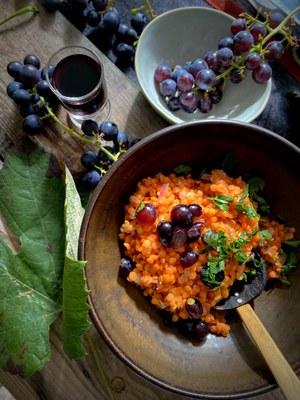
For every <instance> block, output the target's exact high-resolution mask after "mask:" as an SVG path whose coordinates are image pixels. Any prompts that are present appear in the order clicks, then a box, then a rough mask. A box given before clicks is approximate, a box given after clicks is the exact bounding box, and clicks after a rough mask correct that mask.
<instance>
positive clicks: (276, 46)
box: [265, 40, 284, 60]
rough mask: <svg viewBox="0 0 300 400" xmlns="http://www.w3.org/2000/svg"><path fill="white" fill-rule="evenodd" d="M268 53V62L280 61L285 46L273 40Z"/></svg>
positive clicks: (266, 55)
mask: <svg viewBox="0 0 300 400" xmlns="http://www.w3.org/2000/svg"><path fill="white" fill-rule="evenodd" d="M266 50H268V52H267V53H266V54H265V58H266V59H267V60H278V59H279V58H280V57H282V55H283V53H284V46H283V44H282V43H281V42H279V41H278V40H273V41H272V42H270V43H268V44H267V46H266Z"/></svg>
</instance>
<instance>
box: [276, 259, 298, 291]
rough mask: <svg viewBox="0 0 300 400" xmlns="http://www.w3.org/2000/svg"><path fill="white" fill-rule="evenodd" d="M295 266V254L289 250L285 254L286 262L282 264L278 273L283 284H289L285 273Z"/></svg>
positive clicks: (291, 270)
mask: <svg viewBox="0 0 300 400" xmlns="http://www.w3.org/2000/svg"><path fill="white" fill-rule="evenodd" d="M296 267H297V256H296V253H295V252H294V251H291V252H290V253H289V254H286V262H285V264H284V265H283V266H282V268H281V270H280V272H279V275H280V280H281V282H282V283H283V284H284V285H287V286H290V285H291V282H290V281H289V280H288V279H287V277H286V276H287V275H289V274H290V273H291V272H293V271H294V269H295V268H296Z"/></svg>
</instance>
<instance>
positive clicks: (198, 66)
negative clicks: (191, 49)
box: [189, 58, 208, 78]
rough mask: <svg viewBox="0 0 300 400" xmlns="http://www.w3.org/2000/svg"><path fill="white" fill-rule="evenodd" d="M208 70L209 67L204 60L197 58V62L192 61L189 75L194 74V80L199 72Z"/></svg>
mask: <svg viewBox="0 0 300 400" xmlns="http://www.w3.org/2000/svg"><path fill="white" fill-rule="evenodd" d="M207 68H208V65H207V63H206V61H204V59H203V58H196V60H194V61H192V62H191V64H190V66H189V73H190V74H192V75H193V77H194V78H196V75H197V74H198V72H199V71H201V70H202V69H207Z"/></svg>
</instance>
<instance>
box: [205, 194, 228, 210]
mask: <svg viewBox="0 0 300 400" xmlns="http://www.w3.org/2000/svg"><path fill="white" fill-rule="evenodd" d="M209 200H212V201H213V202H214V203H215V205H216V206H217V208H220V209H221V210H223V211H228V209H229V206H228V205H227V203H232V202H233V201H234V197H230V196H226V195H225V194H220V195H219V196H216V197H209Z"/></svg>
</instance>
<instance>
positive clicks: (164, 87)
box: [159, 79, 177, 97]
mask: <svg viewBox="0 0 300 400" xmlns="http://www.w3.org/2000/svg"><path fill="white" fill-rule="evenodd" d="M176 89H177V86H176V82H175V81H173V79H165V80H164V81H162V82H161V83H160V84H159V92H160V94H161V95H162V96H163V97H173V96H174V95H175V93H176Z"/></svg>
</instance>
